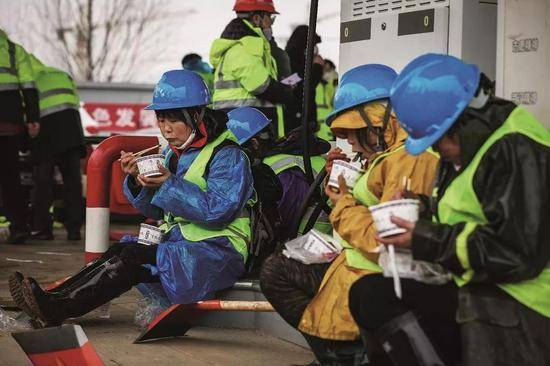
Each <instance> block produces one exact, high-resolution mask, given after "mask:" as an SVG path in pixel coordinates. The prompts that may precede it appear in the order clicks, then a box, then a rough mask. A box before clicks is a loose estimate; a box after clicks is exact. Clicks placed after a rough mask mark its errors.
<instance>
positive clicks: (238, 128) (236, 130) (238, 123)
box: [227, 107, 271, 145]
mask: <svg viewBox="0 0 550 366" xmlns="http://www.w3.org/2000/svg"><path fill="white" fill-rule="evenodd" d="M227 116H228V117H229V122H227V128H228V129H229V130H231V132H233V134H234V135H235V136H236V137H237V140H239V145H242V144H244V143H245V142H247V141H248V140H250V139H251V138H252V137H254V136H255V135H256V134H257V133H259V132H260V131H261V130H263V129H264V128H265V127H267V126H268V125H269V124H270V123H271V120H270V119H268V118H267V117H266V116H265V114H263V113H262V112H260V111H259V110H257V109H256V108H252V107H240V108H235V109H233V110H232V111H231V112H229V113H227Z"/></svg>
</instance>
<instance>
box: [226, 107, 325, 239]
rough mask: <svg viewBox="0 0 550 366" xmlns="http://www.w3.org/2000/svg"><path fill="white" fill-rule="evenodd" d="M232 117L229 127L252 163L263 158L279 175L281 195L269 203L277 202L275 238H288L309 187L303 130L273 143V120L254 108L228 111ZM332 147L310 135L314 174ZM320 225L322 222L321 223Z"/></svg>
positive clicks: (264, 163)
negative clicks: (271, 132) (305, 166)
mask: <svg viewBox="0 0 550 366" xmlns="http://www.w3.org/2000/svg"><path fill="white" fill-rule="evenodd" d="M229 117H230V118H229V123H228V128H229V129H230V130H231V131H233V133H234V134H235V135H236V136H237V138H238V139H239V143H241V144H242V145H243V147H244V149H245V151H246V152H247V153H248V155H249V157H250V160H252V161H253V162H255V163H253V164H255V165H257V164H258V163H259V162H262V160H263V163H262V164H263V165H265V166H267V167H269V168H271V169H272V171H273V172H274V173H275V174H276V177H278V181H279V182H280V186H281V188H282V195H281V196H280V197H279V198H278V199H277V201H276V202H270V203H275V204H276V207H277V211H278V216H279V217H280V220H281V223H280V225H279V227H278V230H277V238H276V239H277V240H278V241H281V240H285V239H288V236H289V234H290V232H291V230H292V226H293V225H294V223H295V222H296V220H297V219H298V217H297V215H299V211H300V206H301V205H302V203H303V202H304V199H305V198H306V194H307V191H308V189H309V183H308V181H307V178H306V175H305V168H304V160H303V157H302V146H301V144H302V139H301V137H300V136H301V135H300V131H299V130H295V131H293V132H291V133H290V134H289V136H288V137H286V138H283V139H279V140H277V141H275V142H274V141H273V138H272V137H271V134H270V131H269V124H270V122H271V121H270V120H269V119H268V118H267V117H266V116H265V115H264V114H263V113H261V112H260V111H258V110H256V109H255V108H251V107H241V108H237V109H235V110H233V111H231V112H229ZM329 148H330V145H329V144H328V143H326V142H325V141H322V140H318V139H316V138H314V137H312V138H311V141H310V150H311V155H312V156H311V165H312V168H313V171H314V174H318V173H319V172H320V171H321V170H322V169H323V168H324V166H325V158H324V157H323V156H321V154H324V153H326V152H327V151H328V150H329ZM255 179H256V177H255ZM257 186H258V185H257ZM321 225H322V222H320V223H319V226H321ZM325 226H327V225H325ZM328 226H329V225H328ZM322 230H323V229H322ZM323 231H326V230H323Z"/></svg>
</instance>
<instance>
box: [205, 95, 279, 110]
mask: <svg viewBox="0 0 550 366" xmlns="http://www.w3.org/2000/svg"><path fill="white" fill-rule="evenodd" d="M212 105H213V107H214V109H226V108H238V107H260V108H261V107H264V108H271V107H275V105H274V104H273V103H271V102H268V101H267V100H263V99H258V98H247V99H232V100H219V101H215V102H214V103H212Z"/></svg>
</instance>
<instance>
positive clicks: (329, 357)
mask: <svg viewBox="0 0 550 366" xmlns="http://www.w3.org/2000/svg"><path fill="white" fill-rule="evenodd" d="M302 334H303V336H304V338H305V339H306V341H307V343H308V345H309V347H310V348H311V351H312V352H313V354H314V355H315V358H316V359H317V361H314V362H312V363H311V364H310V365H319V366H365V365H369V360H368V357H367V353H366V349H365V347H363V345H362V344H361V342H352V341H349V342H345V341H332V340H329V339H322V338H319V337H314V336H311V335H309V334H305V333H302Z"/></svg>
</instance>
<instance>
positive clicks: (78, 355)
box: [12, 324, 104, 366]
mask: <svg viewBox="0 0 550 366" xmlns="http://www.w3.org/2000/svg"><path fill="white" fill-rule="evenodd" d="M12 336H13V338H14V339H15V340H16V341H17V343H18V344H19V346H20V347H21V348H22V349H23V351H24V352H25V354H26V355H27V357H28V358H29V359H30V360H31V362H32V364H33V365H34V366H51V365H81V366H103V365H104V363H103V361H101V358H99V355H98V354H97V352H96V350H95V348H94V346H92V344H91V343H90V341H89V340H88V337H86V334H85V333H84V331H83V330H82V328H81V327H80V325H75V324H65V325H63V326H61V327H53V328H45V329H38V330H31V331H26V332H17V333H12Z"/></svg>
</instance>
